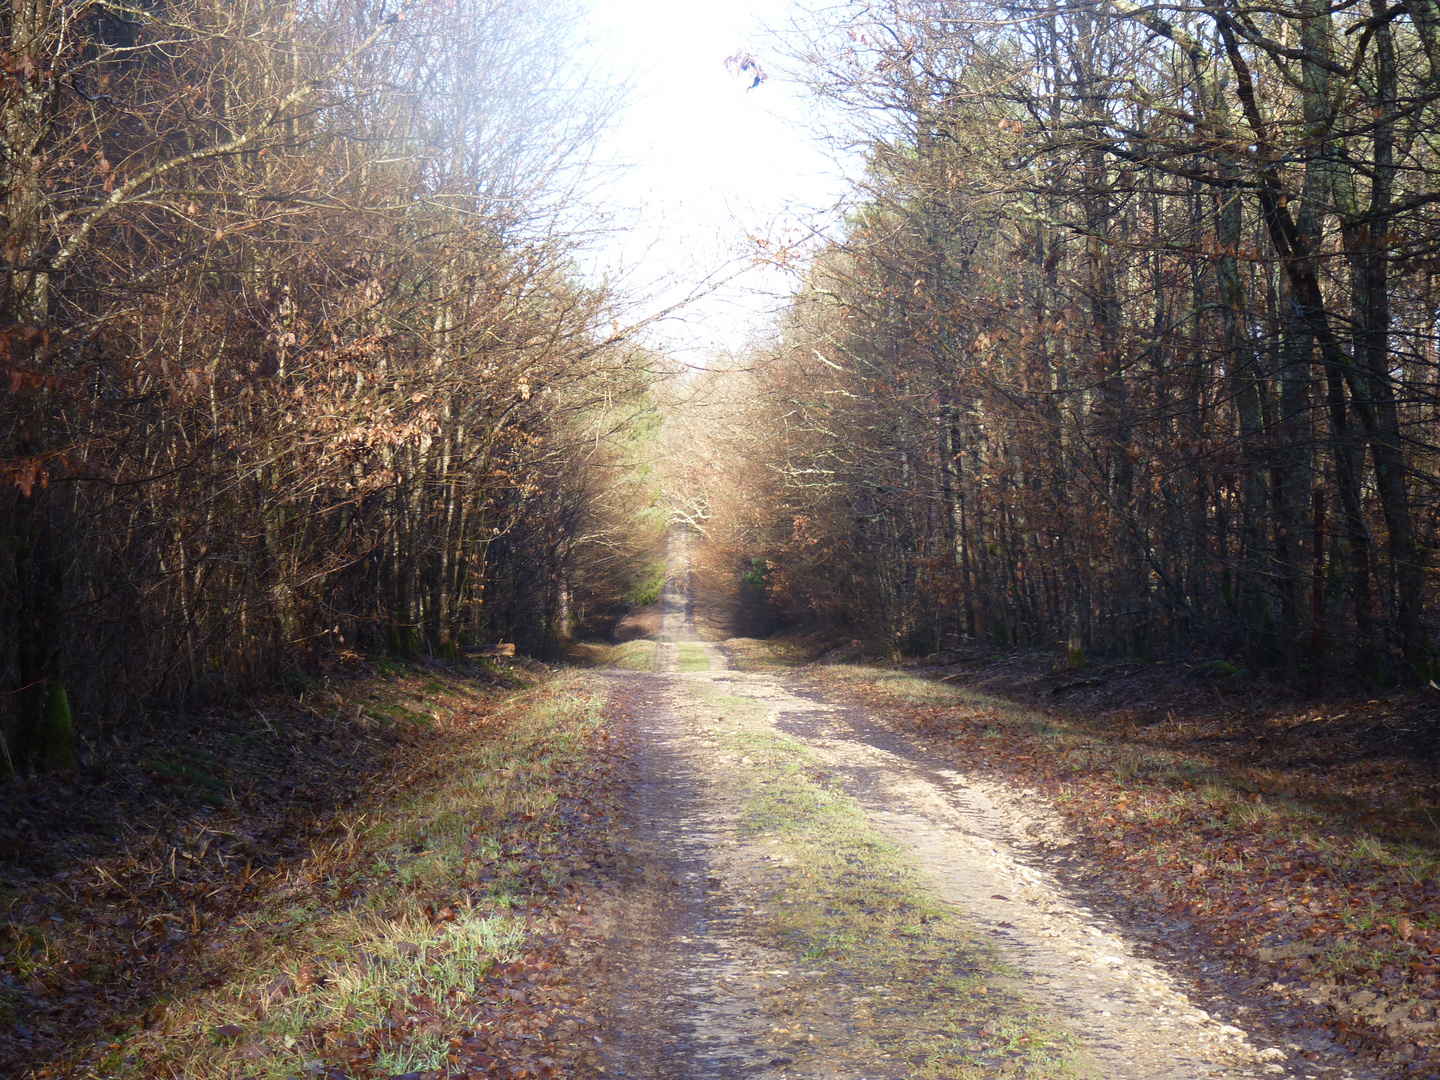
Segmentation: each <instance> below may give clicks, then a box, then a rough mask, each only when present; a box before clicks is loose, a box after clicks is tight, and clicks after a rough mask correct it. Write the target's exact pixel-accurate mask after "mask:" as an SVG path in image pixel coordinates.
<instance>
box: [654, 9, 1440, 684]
mask: <svg viewBox="0 0 1440 1080" xmlns="http://www.w3.org/2000/svg"><path fill="white" fill-rule="evenodd" d="M801 31H802V32H801V35H800V36H799V37H798V38H797V41H798V43H799V44H798V45H797V48H796V59H797V60H798V62H799V67H800V70H801V72H802V76H803V77H804V78H805V79H807V80H808V81H809V82H810V84H811V85H812V86H813V88H814V90H815V92H816V93H817V94H818V95H819V96H820V97H821V98H822V99H823V100H824V102H825V103H826V104H827V106H828V111H827V112H826V115H830V116H833V117H836V118H838V119H837V120H836V123H835V126H834V128H833V130H832V135H833V137H834V138H836V139H837V140H838V141H840V142H841V143H843V144H845V145H848V146H851V147H859V148H860V149H862V150H863V152H864V154H865V160H866V163H867V167H866V170H865V176H864V179H863V182H862V190H861V191H860V192H859V196H858V199H857V202H856V205H855V208H854V209H853V211H852V212H851V213H850V214H849V216H848V218H847V219H846V223H845V227H844V229H843V235H840V236H838V237H837V238H835V239H834V240H833V241H832V242H830V243H829V244H827V245H826V247H825V248H824V250H823V251H821V252H820V253H819V254H818V256H817V257H815V258H814V259H813V261H812V262H810V263H809V264H808V265H807V266H806V268H805V270H804V283H803V285H802V287H801V288H799V289H798V291H797V292H796V295H795V296H794V297H793V299H792V300H791V302H790V304H789V307H788V311H787V314H786V316H785V320H784V325H783V329H782V331H781V332H780V333H779V335H778V337H777V338H776V339H775V341H773V342H771V343H769V344H768V345H766V346H765V347H762V348H758V349H755V350H753V351H752V352H751V353H749V354H748V355H745V356H743V357H739V358H737V359H736V361H735V363H734V364H733V365H732V366H731V369H730V370H729V372H728V373H727V374H725V375H722V376H716V377H714V378H713V379H712V381H711V385H710V386H709V387H708V388H707V389H706V391H705V392H706V393H708V394H709V395H711V397H710V399H709V401H708V405H707V407H706V408H705V409H698V410H697V415H703V414H707V413H709V414H714V413H717V412H720V411H723V410H722V409H721V408H720V406H719V405H718V404H717V403H716V402H717V400H718V399H719V398H722V397H725V396H727V395H729V396H735V395H739V396H741V397H743V401H742V403H741V404H738V405H735V406H733V407H732V408H731V409H730V411H729V412H728V413H727V414H726V415H727V416H728V417H729V419H730V421H731V423H730V427H729V429H728V433H727V432H722V431H719V430H717V431H716V433H715V436H714V440H713V442H712V444H711V446H710V447H709V448H708V453H709V455H710V458H711V460H712V461H722V460H728V461H730V462H731V464H730V465H727V466H726V468H725V469H724V470H716V469H712V470H710V472H709V473H708V474H707V473H706V471H705V469H704V467H703V463H702V464H701V465H698V466H697V467H696V469H694V470H692V471H691V472H690V473H689V474H688V475H687V476H686V478H685V483H684V485H683V488H684V490H683V492H682V494H683V505H684V506H685V508H686V510H685V512H686V514H687V515H688V516H689V517H690V519H691V520H692V521H693V522H694V523H695V524H696V525H697V526H698V527H700V528H702V529H704V530H706V532H707V533H708V534H709V535H710V536H711V539H712V558H724V559H727V560H728V565H729V567H730V572H731V573H732V574H740V573H743V574H745V575H747V576H749V577H750V578H751V579H752V580H754V579H757V578H763V580H764V582H765V585H766V588H767V589H768V591H769V594H770V596H771V598H772V599H773V600H774V601H775V602H776V603H778V604H779V605H780V606H781V607H782V609H783V610H784V611H785V613H786V614H788V616H789V617H791V618H792V619H810V620H816V619H825V620H834V621H838V622H839V623H841V624H842V625H848V626H851V627H853V628H854V630H855V632H856V633H857V635H859V636H862V637H864V638H866V639H868V640H870V641H871V642H873V643H878V644H880V645H882V646H883V647H884V648H887V649H890V650H892V651H894V652H896V653H900V652H919V653H926V652H930V651H933V650H935V649H940V648H953V647H955V646H957V645H958V644H961V643H964V642H974V643H980V644H987V645H990V646H993V645H995V644H1000V645H1015V644H1019V645H1039V646H1044V647H1055V646H1057V645H1060V646H1064V647H1067V648H1068V649H1069V650H1070V655H1071V659H1072V661H1073V662H1075V663H1080V662H1083V661H1084V660H1085V659H1086V658H1087V656H1089V657H1094V656H1096V655H1108V656H1146V655H1151V656H1158V655H1183V656H1200V657H1213V658H1222V657H1223V658H1229V661H1230V662H1231V663H1232V664H1234V665H1243V666H1246V667H1250V666H1251V665H1255V666H1256V667H1258V668H1269V669H1271V670H1273V671H1274V672H1276V673H1277V677H1279V678H1282V679H1284V680H1286V681H1288V682H1290V684H1291V685H1294V686H1296V687H1297V688H1305V687H1311V686H1314V685H1318V684H1319V683H1320V680H1321V676H1322V675H1323V674H1324V672H1325V671H1326V670H1327V669H1329V670H1331V671H1334V672H1350V673H1351V674H1352V675H1356V676H1363V677H1365V678H1370V679H1375V680H1381V681H1388V680H1401V681H1404V680H1411V679H1423V678H1427V677H1430V676H1431V675H1432V674H1434V671H1433V668H1432V662H1433V658H1434V649H1433V641H1434V617H1435V611H1436V599H1437V597H1436V577H1435V559H1434V549H1435V546H1436V543H1437V540H1440V488H1437V484H1440V455H1437V446H1436V440H1437V436H1440V428H1437V425H1436V417H1437V404H1440V397H1437V391H1440V368H1437V360H1440V356H1437V337H1436V332H1437V325H1436V321H1437V317H1440V287H1437V272H1440V217H1437V212H1440V8H1437V5H1436V4H1435V3H1434V0H1401V2H1398V3H1394V4H1388V5H1387V4H1385V3H1382V2H1380V0H1374V2H1371V3H1355V2H1351V0H1346V2H1343V3H1339V2H1337V3H1334V4H1331V3H1329V2H1328V0H1314V2H1312V0H1297V2H1296V3H1293V4H1281V5H1278V6H1277V5H1274V4H1263V5H1262V4H1249V3H1243V2H1242V3H1227V4H1220V5H1215V4H1207V5H1199V4H1185V3H1183V2H1182V3H1176V4H1167V5H1157V6H1140V5H1136V4H1134V3H1131V2H1130V0H1109V2H1107V3H1091V2H1078V3H1067V2H1062V3H1060V4H1058V5H1054V6H1027V5H1025V4H1023V3H1022V4H988V3H970V2H944V3H940V2H926V0H882V2H880V3H874V4H872V3H865V4H859V3H854V4H842V5H839V6H838V7H829V8H826V9H824V11H823V12H822V13H820V14H818V15H816V16H815V17H814V19H813V20H811V21H810V22H809V23H808V24H807V25H806V26H803V27H802V28H801ZM737 462H739V463H743V464H735V463H737ZM721 472H728V473H729V474H731V475H742V476H743V477H744V483H743V484H742V485H739V486H736V485H729V484H726V483H723V482H721V476H720V474H721Z"/></svg>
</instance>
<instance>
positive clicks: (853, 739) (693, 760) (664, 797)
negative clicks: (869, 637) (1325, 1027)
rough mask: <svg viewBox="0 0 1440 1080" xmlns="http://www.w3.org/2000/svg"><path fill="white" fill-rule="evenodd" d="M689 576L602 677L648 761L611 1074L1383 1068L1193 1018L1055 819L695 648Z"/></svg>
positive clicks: (909, 744)
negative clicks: (1087, 878) (1080, 869)
mask: <svg viewBox="0 0 1440 1080" xmlns="http://www.w3.org/2000/svg"><path fill="white" fill-rule="evenodd" d="M686 578H687V575H686V573H685V570H684V568H683V559H682V560H678V561H677V565H676V566H675V567H674V568H672V575H671V583H670V586H669V587H668V588H667V592H666V594H665V597H664V599H663V601H662V602H663V605H664V617H665V626H664V631H663V633H662V640H661V642H660V643H659V644H658V645H657V651H656V664H655V667H656V670H655V672H654V673H635V672H625V673H623V675H622V674H620V673H618V672H617V673H605V674H603V675H601V676H600V677H601V678H604V679H607V680H609V681H611V682H612V683H613V684H614V685H613V691H614V700H615V701H616V702H617V703H618V705H619V707H621V708H622V709H623V710H624V711H625V712H626V713H628V715H629V716H630V717H631V718H632V719H633V738H634V766H635V778H634V799H633V810H632V816H631V830H630V835H629V836H628V837H627V838H626V842H627V843H628V845H629V847H630V850H631V853H632V855H633V857H634V859H635V863H634V866H635V867H636V869H637V873H636V874H635V875H634V877H633V881H634V883H633V884H632V885H631V886H630V887H629V889H628V890H627V892H626V893H625V894H624V896H623V902H622V905H621V909H620V912H619V916H618V919H617V922H616V935H615V938H614V940H613V944H612V947H611V950H610V953H611V956H612V958H613V965H612V971H613V975H612V976H611V979H610V982H611V985H612V987H613V989H612V999H611V1024H610V1029H611V1039H612V1043H611V1046H610V1047H609V1052H608V1058H609V1065H608V1072H609V1075H612V1076H625V1077H637V1078H638V1077H652V1078H655V1080H659V1078H662V1077H663V1078H669V1080H679V1078H687V1080H688V1078H694V1080H700V1078H721V1077H771V1076H774V1077H805V1078H812V1077H813V1078H857V1080H858V1078H866V1080H875V1078H881V1077H897V1078H898V1077H911V1076H936V1077H950V1076H954V1077H964V1076H1007V1075H1014V1076H1020V1075H1024V1076H1048V1075H1058V1074H1061V1073H1064V1074H1066V1075H1072V1076H1073V1075H1077V1074H1078V1075H1094V1076H1103V1077H1110V1078H1117V1080H1121V1078H1124V1080H1160V1078H1167V1080H1168V1078H1174V1080H1181V1078H1200V1077H1215V1078H1228V1077H1242V1076H1243V1077H1251V1076H1293V1077H1297V1078H1300V1077H1306V1078H1318V1077H1322V1076H1324V1077H1337V1078H1338V1077H1360V1076H1363V1075H1366V1074H1365V1073H1363V1072H1360V1071H1357V1070H1355V1068H1354V1066H1353V1065H1349V1064H1346V1065H1342V1066H1338V1067H1329V1066H1326V1065H1324V1064H1319V1063H1312V1062H1310V1061H1307V1060H1303V1059H1302V1058H1300V1057H1299V1051H1300V1050H1301V1048H1300V1047H1299V1046H1295V1045H1285V1046H1267V1045H1256V1044H1254V1043H1252V1042H1251V1041H1250V1039H1249V1038H1248V1037H1247V1035H1246V1033H1245V1032H1244V1031H1242V1030H1240V1029H1239V1028H1237V1027H1234V1026H1231V1025H1228V1024H1225V1023H1223V1022H1221V1021H1219V1020H1217V1019H1215V1018H1212V1017H1211V1016H1209V1015H1208V1014H1207V1013H1206V1012H1205V1011H1203V1010H1201V1009H1200V1008H1198V1007H1197V1006H1196V1005H1195V1004H1193V1003H1192V1001H1191V1000H1190V999H1189V998H1187V995H1186V993H1185V990H1184V982H1183V979H1181V978H1180V977H1177V976H1176V975H1174V974H1172V973H1171V972H1169V971H1167V970H1165V969H1164V967H1163V966H1161V965H1160V964H1158V963H1156V962H1155V961H1153V960H1151V959H1148V958H1146V957H1143V956H1142V955H1140V954H1141V952H1142V951H1143V949H1144V946H1143V944H1142V943H1141V942H1140V941H1138V940H1136V939H1135V938H1132V937H1131V936H1129V935H1127V933H1126V931H1125V930H1124V929H1122V928H1121V927H1120V926H1119V925H1117V924H1115V923H1113V922H1111V921H1110V920H1108V919H1107V918H1105V917H1104V916H1102V915H1100V914H1097V913H1096V912H1094V911H1092V910H1089V909H1087V907H1086V906H1085V905H1084V904H1082V903H1079V902H1077V901H1076V900H1075V899H1073V898H1072V897H1071V896H1069V895H1068V894H1067V892H1066V889H1065V888H1064V887H1063V886H1062V885H1061V884H1060V883H1059V882H1058V881H1057V880H1056V878H1055V877H1054V875H1053V874H1051V873H1050V872H1049V871H1048V870H1047V869H1046V857H1047V856H1046V854H1045V851H1046V850H1048V849H1042V848H1041V847H1040V846H1039V845H1038V844H1037V841H1036V836H1037V834H1038V835H1039V836H1041V837H1046V838H1048V839H1051V840H1053V839H1055V837H1056V830H1058V828H1059V826H1058V825H1057V824H1056V823H1055V822H1052V821H1047V820H1045V816H1044V812H1043V811H1042V810H1040V809H1039V808H1038V807H1036V806H1035V805H1034V804H1032V803H1030V802H1027V800H1026V798H1025V792H1023V791H1018V790H1014V789H1010V790H1008V791H1006V790H999V789H996V788H994V787H987V786H986V785H984V784H983V783H981V782H979V781H977V780H972V779H970V778H967V777H966V776H964V775H962V774H960V773H959V772H957V771H955V770H954V769H953V768H951V767H948V766H947V765H946V764H944V763H943V762H940V761H937V760H935V759H933V758H932V756H930V752H929V751H927V748H926V747H925V746H924V745H923V744H921V743H920V742H919V741H918V740H916V739H912V738H911V737H909V736H906V735H902V734H900V733H898V732H896V731H895V730H893V729H891V728H889V727H887V726H886V725H885V723H884V722H883V720H882V719H881V718H879V717H876V716H873V715H869V714H867V713H865V712H863V711H861V710H857V709H853V708H849V707H844V706H839V705H836V704H834V703H831V702H828V701H826V700H823V698H822V697H820V696H817V695H816V694H815V692H814V691H813V690H804V689H801V688H800V687H799V686H798V681H797V680H795V679H793V677H787V675H786V674H785V673H784V672H779V673H775V672H763V673H759V672H746V671H737V670H732V669H731V668H730V667H729V665H728V664H727V657H726V652H725V650H724V649H723V648H722V647H717V646H715V645H712V644H709V643H706V642H701V641H699V640H697V639H696V636H695V634H694V632H693V622H692V619H691V617H690V611H691V606H690V598H689V596H688V595H687V591H686ZM847 814H848V815H850V816H848V817H847V816H846V815H847ZM827 815H828V817H827ZM837 815H838V816H837ZM827 829H829V830H830V831H829V832H827V831H826V830H827ZM927 911H928V915H927ZM937 912H938V914H937ZM1067 1059H1068V1061H1067Z"/></svg>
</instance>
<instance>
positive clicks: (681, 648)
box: [675, 642, 710, 671]
mask: <svg viewBox="0 0 1440 1080" xmlns="http://www.w3.org/2000/svg"><path fill="white" fill-rule="evenodd" d="M675 670H676V671H709V670H710V654H709V653H708V652H706V651H705V647H704V646H703V645H694V644H691V643H689V642H682V643H681V644H679V645H676V646H675Z"/></svg>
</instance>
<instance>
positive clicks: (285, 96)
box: [0, 0, 664, 769]
mask: <svg viewBox="0 0 1440 1080" xmlns="http://www.w3.org/2000/svg"><path fill="white" fill-rule="evenodd" d="M568 18H570V16H569V15H568V14H566V13H565V12H562V11H560V10H559V9H557V8H556V6H555V5H551V4H545V3H540V2H535V0H421V2H417V3H412V4H409V5H404V4H401V5H398V6H397V5H396V4H395V3H389V2H385V0H380V2H373V3H372V2H365V0H361V2H358V3H357V2H355V0H343V2H341V0H313V2H311V0H279V2H272V0H238V2H237V0H177V2H172V0H158V2H148V0H147V2H142V3H129V2H125V0H17V2H16V3H15V4H14V5H13V6H11V5H7V6H6V9H5V11H4V12H3V13H0V33H3V37H4V46H3V61H4V74H3V78H4V89H3V94H0V141H3V147H4V156H3V161H0V171H3V191H4V199H5V208H4V213H5V217H4V218H3V219H0V234H3V255H4V276H3V285H4V292H3V296H0V306H3V308H4V311H3V313H0V335H3V337H4V339H5V343H6V346H7V348H6V352H5V354H4V357H3V360H0V363H3V374H4V378H3V379H0V431H3V440H4V441H3V445H0V480H3V489H0V721H3V726H0V731H3V734H4V740H5V742H4V751H5V756H4V759H3V760H0V769H3V768H7V767H9V768H27V767H32V766H34V765H35V764H36V763H37V762H39V761H43V760H46V759H48V760H49V761H51V762H52V763H54V764H65V763H66V762H67V761H69V760H70V758H71V755H72V753H73V740H72V739H71V738H70V736H69V730H71V729H73V728H74V727H75V726H79V727H80V729H81V734H82V735H86V736H87V737H90V738H93V739H98V738H100V737H102V736H103V734H104V733H105V732H106V731H108V730H112V729H115V728H116V727H117V726H120V725H124V724H127V723H133V722H134V721H135V720H136V719H137V718H139V717H142V716H146V715H147V714H148V715H153V711H154V710H156V709H161V710H164V709H167V708H168V709H175V708H182V707H187V706H192V705H196V704H203V703H206V702H214V701H217V700H222V699H223V698H224V697H225V695H228V694H233V693H235V692H244V691H247V690H249V689H253V688H255V687H257V686H266V685H272V686H273V685H275V683H276V680H277V679H279V678H280V677H281V676H283V675H285V673H286V672H287V671H291V672H292V676H291V677H292V680H293V681H294V682H295V683H296V684H298V685H303V676H302V675H301V674H300V672H299V671H298V670H297V669H299V668H303V667H304V666H305V665H306V664H307V663H311V662H313V661H314V660H315V658H317V657H323V656H324V655H326V654H334V653H335V652H337V651H341V650H344V649H347V648H356V647H359V648H362V649H370V650H389V651H392V652H396V653H401V654H409V653H414V652H416V651H423V652H427V653H429V654H449V653H453V651H454V650H455V649H456V648H457V647H460V646H463V645H465V644H468V643H476V642H493V641H496V640H508V641H515V642H518V643H519V645H520V647H521V649H522V650H523V651H528V652H531V653H537V654H538V653H543V652H544V651H545V650H546V649H547V647H551V646H553V643H554V642H556V641H557V640H558V639H561V638H564V637H565V636H567V635H568V634H569V633H571V632H572V630H574V629H577V628H580V629H583V628H584V626H585V625H586V624H587V622H590V623H594V622H595V621H596V620H598V619H600V618H601V617H603V616H604V615H605V614H606V613H607V612H613V611H614V610H616V609H617V608H618V609H621V610H623V608H624V605H625V598H626V593H627V591H629V590H631V589H632V588H633V587H634V580H635V579H636V578H637V577H641V578H643V577H644V575H645V573H646V572H647V570H648V568H649V566H650V564H651V563H652V562H653V559H652V556H653V555H654V553H655V545H656V544H657V542H658V539H659V535H660V533H661V532H663V525H664V523H663V517H662V516H661V515H659V514H658V511H656V510H655V508H654V506H653V505H652V504H653V503H654V501H655V498H656V494H657V492H656V490H655V488H654V485H653V484H652V483H651V482H650V481H649V480H648V479H647V478H646V476H645V468H644V465H643V462H642V457H643V454H642V453H641V452H640V450H639V449H637V448H639V447H641V446H642V445H643V444H644V443H645V441H646V440H647V439H649V438H651V435H652V434H653V430H654V428H655V415H654V412H653V403H652V402H651V400H650V398H649V396H648V395H649V393H650V389H649V388H650V385H651V381H652V377H653V374H654V369H655V358H654V357H653V356H651V355H647V354H646V353H645V352H644V351H643V350H642V349H640V348H638V347H636V346H635V345H634V344H632V342H631V341H630V340H629V335H627V333H626V332H625V331H624V330H622V329H621V324H620V322H619V321H617V318H619V317H620V316H618V313H617V311H616V310H615V300H614V298H613V297H612V296H611V295H609V294H608V293H607V292H606V291H604V290H603V289H599V288H597V287H596V286H594V285H593V284H583V283H582V282H581V281H580V280H579V279H578V278H577V276H576V273H575V270H574V252H575V249H576V246H577V245H578V244H581V243H583V242H585V241H586V240H587V238H588V234H589V233H590V232H591V231H593V230H594V229H595V228H596V227H598V225H599V224H601V223H602V222H601V219H599V218H598V217H597V216H596V215H595V214H594V213H593V212H592V211H591V210H590V209H587V206H586V201H585V184H586V183H587V175H586V172H585V168H584V162H585V160H586V155H587V153H588V151H589V149H590V147H591V146H592V145H593V141H594V139H595V138H596V135H597V132H598V131H599V130H600V125H601V124H602V122H603V121H604V120H605V118H606V115H607V110H608V109H609V108H610V102H609V101H608V100H607V95H606V93H605V92H603V91H602V90H596V89H593V88H590V87H587V86H586V85H585V84H584V83H583V82H582V81H577V80H576V79H575V78H574V77H573V76H572V75H570V74H567V70H566V68H565V66H564V65H565V63H566V53H567V46H566V42H567V41H568V40H569V39H570V34H571V31H572V30H573V29H574V28H573V27H571V26H568V25H567V24H566V22H565V20H566V19H568Z"/></svg>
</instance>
